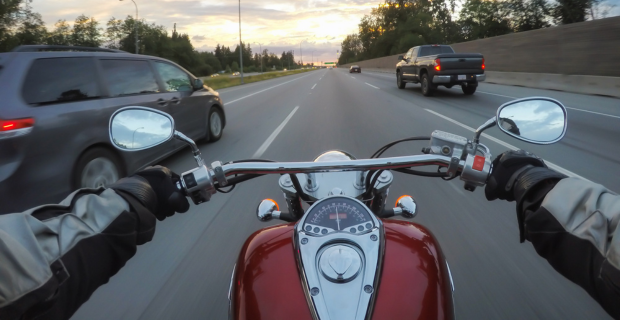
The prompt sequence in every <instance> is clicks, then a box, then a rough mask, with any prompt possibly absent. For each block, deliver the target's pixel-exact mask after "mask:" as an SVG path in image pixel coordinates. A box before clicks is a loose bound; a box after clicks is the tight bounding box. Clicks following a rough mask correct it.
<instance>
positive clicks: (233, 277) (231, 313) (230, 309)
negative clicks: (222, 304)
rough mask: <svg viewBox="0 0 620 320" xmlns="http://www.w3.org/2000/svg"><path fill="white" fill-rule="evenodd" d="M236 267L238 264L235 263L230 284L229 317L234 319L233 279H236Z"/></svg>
mask: <svg viewBox="0 0 620 320" xmlns="http://www.w3.org/2000/svg"><path fill="white" fill-rule="evenodd" d="M236 269H237V264H236V263H235V265H234V266H233V269H232V273H231V275H230V284H229V285H228V319H232V318H233V317H234V311H233V303H232V302H233V296H232V294H233V293H232V289H233V281H235V270H236Z"/></svg>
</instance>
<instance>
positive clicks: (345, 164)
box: [180, 154, 491, 204]
mask: <svg viewBox="0 0 620 320" xmlns="http://www.w3.org/2000/svg"><path fill="white" fill-rule="evenodd" d="M427 165H436V166H440V167H447V168H448V172H449V174H450V175H449V176H450V177H452V176H454V174H456V173H457V172H460V173H461V180H463V181H465V189H467V190H470V191H473V189H474V188H475V187H477V186H483V185H484V184H485V183H486V178H487V176H488V174H489V172H490V171H491V162H490V159H489V158H487V157H481V156H476V155H467V157H466V158H465V160H461V159H459V158H456V157H448V156H443V155H437V154H428V155H414V156H402V157H391V158H377V159H359V160H347V161H330V162H240V163H231V164H225V165H222V164H221V163H220V162H219V161H216V162H213V164H212V167H211V168H209V167H207V166H206V165H202V166H199V167H198V168H195V169H193V170H190V171H187V172H184V173H183V174H182V175H181V181H180V185H181V187H182V189H183V190H185V192H186V193H187V195H188V196H190V197H191V198H192V200H193V201H194V203H195V204H199V203H202V202H206V201H209V200H210V199H211V195H213V194H215V193H216V191H217V190H216V187H215V183H216V182H217V183H218V186H219V187H223V186H225V185H227V179H226V177H229V176H231V175H236V174H258V175H263V174H294V173H314V172H330V171H368V170H395V169H402V168H411V167H420V166H427Z"/></svg>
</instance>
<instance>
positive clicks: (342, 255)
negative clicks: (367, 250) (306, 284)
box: [319, 245, 362, 282]
mask: <svg viewBox="0 0 620 320" xmlns="http://www.w3.org/2000/svg"><path fill="white" fill-rule="evenodd" d="M319 266H320V268H321V273H322V274H323V276H324V277H325V278H326V279H328V280H330V281H333V282H348V281H351V280H353V279H355V277H356V276H357V275H358V274H359V272H360V270H361V269H362V257H361V256H360V254H359V252H358V251H357V250H355V249H354V248H352V247H350V246H348V245H333V246H331V247H329V248H327V249H325V251H323V253H322V254H321V256H320V258H319Z"/></svg>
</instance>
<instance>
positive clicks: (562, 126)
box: [496, 97, 566, 144]
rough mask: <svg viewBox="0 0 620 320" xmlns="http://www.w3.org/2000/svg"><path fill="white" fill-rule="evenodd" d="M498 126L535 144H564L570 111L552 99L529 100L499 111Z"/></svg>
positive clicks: (522, 100) (511, 104)
mask: <svg viewBox="0 0 620 320" xmlns="http://www.w3.org/2000/svg"><path fill="white" fill-rule="evenodd" d="M496 121H497V126H498V127H499V129H500V130H502V131H503V132H505V133H506V134H508V135H511V136H513V137H515V138H517V139H519V140H523V141H526V142H530V143H535V144H551V143H555V142H558V141H560V140H561V139H562V138H563V137H564V134H565V133H566V108H565V107H564V106H563V105H562V103H560V102H559V101H557V100H554V99H551V98H540V97H535V98H525V99H519V100H514V101H510V102H508V103H505V104H503V105H502V106H501V107H499V109H498V110H497V117H496Z"/></svg>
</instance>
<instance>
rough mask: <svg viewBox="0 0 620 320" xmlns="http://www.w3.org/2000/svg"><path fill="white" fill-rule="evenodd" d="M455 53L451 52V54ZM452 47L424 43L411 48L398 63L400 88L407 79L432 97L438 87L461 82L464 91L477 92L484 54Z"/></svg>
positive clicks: (484, 76)
mask: <svg viewBox="0 0 620 320" xmlns="http://www.w3.org/2000/svg"><path fill="white" fill-rule="evenodd" d="M450 52H452V53H450ZM453 52H454V50H452V48H451V47H450V46H444V45H441V46H440V45H425V46H419V47H413V48H411V49H410V50H409V51H408V52H407V54H406V55H405V56H404V57H399V58H401V59H399V60H400V61H399V62H398V64H397V65H396V76H397V84H398V87H399V88H401V89H403V88H404V87H405V85H406V83H407V82H411V83H421V84H422V93H423V94H424V95H425V96H430V95H432V94H433V91H434V90H435V89H437V87H438V86H440V85H443V86H445V87H447V88H451V87H452V86H454V85H460V86H461V88H462V90H463V93H465V94H466V95H471V94H474V92H476V88H477V87H478V82H480V81H484V80H485V78H486V75H485V74H484V68H485V66H484V57H483V56H482V54H479V53H453ZM429 53H436V54H429Z"/></svg>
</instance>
